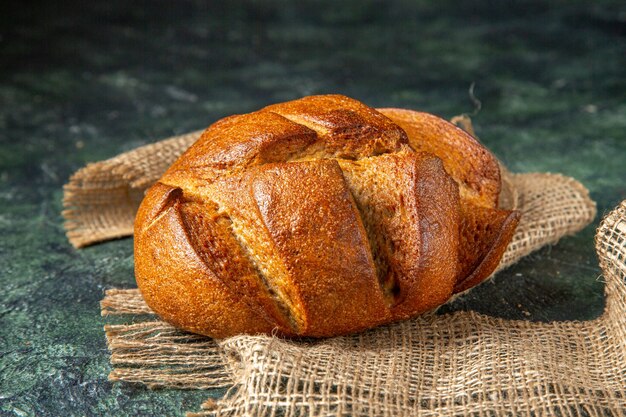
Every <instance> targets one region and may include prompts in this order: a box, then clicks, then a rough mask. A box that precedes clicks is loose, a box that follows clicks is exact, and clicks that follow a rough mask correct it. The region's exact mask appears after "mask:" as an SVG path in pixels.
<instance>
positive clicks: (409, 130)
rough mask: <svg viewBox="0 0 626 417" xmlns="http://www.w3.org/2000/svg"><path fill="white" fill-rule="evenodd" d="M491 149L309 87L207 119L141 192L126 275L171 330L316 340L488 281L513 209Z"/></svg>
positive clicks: (433, 121)
mask: <svg viewBox="0 0 626 417" xmlns="http://www.w3.org/2000/svg"><path fill="white" fill-rule="evenodd" d="M499 192H500V171H499V166H498V162H497V160H496V159H495V158H494V157H493V155H491V153H489V152H488V151H487V150H486V149H485V148H484V147H483V146H482V145H481V144H480V143H479V142H478V141H476V139H474V138H473V137H472V136H470V135H469V134H467V133H466V132H464V131H463V130H461V129H458V128H457V127H456V126H454V125H452V124H450V123H448V122H446V121H444V120H442V119H440V118H437V117H435V116H433V115H430V114H426V113H420V112H414V111H410V110H402V109H379V110H374V109H372V108H370V107H367V106H366V105H364V104H362V103H360V102H358V101H356V100H353V99H350V98H348V97H345V96H340V95H325V96H311V97H305V98H302V99H300V100H295V101H290V102H286V103H281V104H276V105H272V106H269V107H266V108H264V109H261V110H259V111H256V112H253V113H249V114H244V115H236V116H231V117H227V118H225V119H222V120H220V121H218V122H216V123H214V124H213V125H212V126H210V127H209V128H208V129H207V130H206V131H205V132H204V133H203V134H202V136H201V137H200V139H199V140H198V141H197V142H196V143H194V144H193V145H192V146H191V147H190V148H189V149H188V150H187V151H186V152H185V153H184V154H183V155H182V156H181V157H180V158H179V159H178V160H177V161H176V162H175V163H174V164H173V165H172V166H171V167H170V168H169V169H168V171H167V172H166V173H165V174H164V175H163V177H162V178H161V179H160V180H159V181H158V182H157V183H156V184H154V185H153V186H152V187H151V188H150V189H149V190H148V191H147V193H146V196H145V198H144V200H143V202H142V203H141V206H140V208H139V211H138V213H137V218H136V220H135V273H136V279H137V284H138V286H139V288H140V290H141V292H142V294H143V297H144V299H145V300H146V302H147V303H148V305H149V306H150V307H151V308H152V309H153V310H154V311H155V312H156V313H157V314H158V315H160V316H161V317H162V318H163V319H164V320H166V321H168V322H170V323H172V324H174V325H175V326H178V327H181V328H183V329H186V330H189V331H191V332H195V333H200V334H204V335H208V336H212V337H217V338H221V337H227V336H232V335H235V334H240V333H248V334H254V333H278V334H281V335H284V336H311V337H326V336H335V335H341V334H346V333H351V332H356V331H360V330H364V329H367V328H370V327H373V326H377V325H380V324H384V323H388V322H391V321H395V320H402V319H406V318H409V317H412V316H415V315H417V314H420V313H423V312H425V311H427V310H431V309H433V308H435V307H437V306H439V305H441V304H443V303H445V302H446V301H447V300H448V299H449V298H450V297H451V296H452V295H453V294H454V293H456V292H460V291H464V290H466V289H468V288H470V287H472V286H474V285H476V284H478V283H480V282H481V281H483V280H484V279H485V278H486V277H488V276H489V275H490V274H491V273H492V272H493V270H494V269H495V267H496V266H497V264H498V262H499V260H500V258H501V256H502V254H503V252H504V250H505V248H506V245H507V244H508V242H509V241H510V239H511V237H512V235H513V232H514V230H515V227H516V225H517V222H518V220H519V213H518V212H516V211H507V210H501V209H499V208H498V207H497V201H498V194H499Z"/></svg>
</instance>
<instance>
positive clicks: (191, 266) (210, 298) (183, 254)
mask: <svg viewBox="0 0 626 417" xmlns="http://www.w3.org/2000/svg"><path fill="white" fill-rule="evenodd" d="M163 195H166V196H167V199H166V201H167V202H169V204H167V205H163V204H162V201H163V198H162V196H163ZM181 197H182V194H181V193H180V192H179V191H177V190H176V189H172V188H171V187H168V186H166V185H163V184H160V183H157V184H155V185H154V186H153V187H151V188H150V189H149V190H148V193H147V194H146V197H145V199H144V202H145V204H144V207H154V206H160V207H161V208H162V211H160V212H158V213H157V212H152V213H149V214H150V215H151V216H150V217H151V221H150V220H149V219H148V216H146V217H144V219H145V220H148V222H147V223H137V224H136V229H135V271H136V279H137V285H138V286H139V288H141V292H142V295H143V297H144V299H145V300H146V303H148V305H149V306H151V307H152V309H153V310H154V311H156V312H157V313H158V314H159V315H160V316H161V317H162V318H163V319H164V320H166V321H168V322H170V323H172V324H174V325H175V326H178V327H182V328H184V329H186V330H189V331H192V332H196V333H202V334H210V335H212V336H213V337H224V336H228V335H231V334H237V333H243V332H252V333H257V332H263V333H267V332H271V331H272V329H273V327H274V326H273V325H271V324H270V323H268V322H267V321H265V320H263V319H259V315H258V314H257V313H256V312H254V311H253V310H252V309H250V308H249V307H248V306H247V305H246V304H245V303H243V302H242V301H241V299H240V298H239V297H237V296H236V294H233V293H232V292H231V291H230V290H229V289H228V287H227V286H225V285H224V284H223V283H222V282H221V281H220V280H219V279H218V277H217V276H216V275H215V274H214V273H213V272H212V271H211V269H209V268H208V267H207V265H206V264H205V263H204V262H203V261H202V259H201V258H200V257H199V256H198V255H197V253H196V251H195V250H194V248H193V246H192V244H191V243H190V240H189V236H188V234H187V231H186V229H185V226H184V223H183V220H182V218H181V214H180V206H181Z"/></svg>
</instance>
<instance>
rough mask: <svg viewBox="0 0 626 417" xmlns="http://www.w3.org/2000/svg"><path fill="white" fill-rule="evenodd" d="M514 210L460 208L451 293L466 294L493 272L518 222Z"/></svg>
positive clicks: (464, 205)
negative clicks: (456, 256) (454, 278)
mask: <svg viewBox="0 0 626 417" xmlns="http://www.w3.org/2000/svg"><path fill="white" fill-rule="evenodd" d="M520 216H521V215H520V212H519V211H516V210H499V209H490V208H486V207H479V206H475V205H473V204H472V203H470V202H468V201H464V202H463V203H462V204H461V228H460V242H459V267H460V269H459V274H458V275H457V283H456V285H455V287H454V292H455V293H459V292H463V291H465V290H468V289H470V288H472V287H474V286H476V285H478V284H480V283H481V282H482V281H484V280H485V279H486V278H487V277H489V276H490V275H491V273H492V272H493V271H494V270H495V269H496V267H497V266H498V263H499V262H500V259H502V255H503V254H504V251H505V250H506V247H507V245H508V243H509V242H510V241H511V239H512V237H513V233H515V228H516V227H517V224H518V223H519V220H520Z"/></svg>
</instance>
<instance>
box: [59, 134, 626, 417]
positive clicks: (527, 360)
mask: <svg viewBox="0 0 626 417" xmlns="http://www.w3.org/2000/svg"><path fill="white" fill-rule="evenodd" d="M196 137H197V133H195V134H191V135H186V136H182V137H178V138H173V139H170V140H167V141H163V142H159V143H157V144H154V145H149V146H145V147H142V148H140V149H137V150H135V151H132V152H129V153H126V154H123V155H120V156H118V157H116V158H113V159H111V160H109V161H104V162H101V163H98V164H93V165H90V166H88V167H86V168H85V169H83V170H81V171H79V172H78V173H77V174H76V175H75V176H74V177H73V178H72V179H71V181H70V184H68V185H67V187H66V194H65V205H66V211H65V215H66V217H67V219H68V223H67V226H68V237H69V238H70V240H71V242H72V243H73V244H74V245H76V246H84V245H87V244H90V243H93V242H96V241H99V240H103V239H107V238H114V237H118V236H124V235H128V234H131V233H132V221H133V217H134V213H135V210H136V208H137V205H138V203H139V201H140V199H141V196H142V193H143V190H144V189H145V188H146V187H147V186H148V185H149V184H151V183H152V182H153V181H155V180H156V179H157V178H158V177H159V176H160V175H161V173H162V172H163V170H164V169H165V168H166V167H167V166H168V165H169V164H170V163H171V162H172V161H173V160H174V159H175V158H176V157H177V155H179V154H180V153H181V152H182V151H183V150H184V149H186V148H187V147H188V146H189V145H190V144H191V143H192V142H193V141H194V139H195V138H196ZM505 183H506V184H505V185H506V187H505V188H506V192H505V193H504V200H503V204H505V205H507V206H515V207H517V208H518V209H520V210H521V211H522V212H523V217H522V221H521V223H520V225H519V227H518V230H517V233H516V235H515V237H514V239H513V241H512V242H511V244H510V246H509V248H508V250H507V252H506V254H505V256H504V258H503V260H502V263H501V265H500V267H499V268H500V269H501V268H504V267H506V266H508V265H510V264H512V263H514V262H516V261H517V260H519V259H520V258H521V257H523V256H525V255H527V254H528V253H530V252H532V251H533V250H536V249H538V248H539V247H541V246H543V245H545V244H548V243H553V242H556V241H557V240H558V239H559V238H561V237H562V236H564V235H567V234H571V233H575V232H577V231H579V230H580V229H582V228H583V227H584V226H585V225H587V224H588V223H589V222H590V221H591V220H592V219H593V217H594V216H595V205H594V203H593V202H592V201H591V200H590V199H589V196H588V193H587V190H586V189H585V188H584V187H583V186H582V185H580V184H579V183H578V182H576V181H575V180H573V179H571V178H567V177H564V176H561V175H553V174H517V175H514V174H509V173H505ZM596 246H597V251H598V255H599V258H600V263H601V267H602V269H603V271H604V276H605V280H606V297H607V299H606V310H605V312H604V314H603V315H602V316H601V317H600V318H598V319H596V320H593V321H586V322H558V323H533V322H527V321H511V320H504V319H499V318H493V317H488V316H484V315H481V314H478V313H475V312H456V313H452V314H446V315H437V314H435V313H430V314H426V315H423V316H420V317H418V318H416V319H414V320H411V321H406V322H403V323H398V324H394V325H390V326H385V327H381V328H377V329H374V330H371V331H368V332H365V333H362V334H359V335H354V336H346V337H338V338H333V339H327V340H321V341H287V340H281V339H278V338H275V337H267V336H239V337H233V338H229V339H225V340H220V341H216V340H212V339H208V338H204V337H200V336H195V335H191V334H187V333H184V332H181V331H178V330H176V329H174V328H172V327H171V326H169V325H168V324H166V323H164V322H161V321H159V320H158V319H157V318H156V317H155V316H153V315H151V311H150V309H149V308H148V307H147V306H146V305H145V303H144V302H143V300H142V298H141V295H140V294H139V292H138V291H137V290H109V291H108V292H107V294H106V296H105V299H104V300H103V301H102V314H103V315H127V317H128V323H130V322H131V318H132V321H133V324H122V325H109V326H106V327H105V330H106V335H107V340H108V344H109V348H110V350H111V363H112V364H113V367H114V370H113V371H112V372H111V374H110V376H109V378H110V379H111V380H113V381H117V380H122V381H129V382H140V383H143V384H146V385H149V386H167V387H178V388H197V389H202V388H209V387H213V388H215V387H230V390H229V391H228V394H227V395H226V397H225V398H224V399H222V400H220V401H218V402H213V401H207V403H206V404H205V405H204V407H205V409H204V411H201V412H199V413H192V415H220V416H222V415H248V416H260V415H271V416H273V415H284V416H296V415H298V416H299V415H316V416H317V415H332V416H353V415H354V416H413V415H428V416H430V415H432V416H435V415H455V416H469V415H472V416H474V415H476V416H478V415H480V416H482V415H591V416H596V415H626V316H625V314H624V313H625V306H626V283H625V279H626V266H625V262H626V202H624V203H622V205H621V206H620V207H619V208H617V209H616V210H615V211H614V212H612V213H611V214H610V215H609V216H608V217H607V218H606V219H605V220H604V221H603V222H602V225H601V226H600V228H599V229H598V232H597V236H596ZM548 278H549V277H546V279H548ZM511 279H514V278H511Z"/></svg>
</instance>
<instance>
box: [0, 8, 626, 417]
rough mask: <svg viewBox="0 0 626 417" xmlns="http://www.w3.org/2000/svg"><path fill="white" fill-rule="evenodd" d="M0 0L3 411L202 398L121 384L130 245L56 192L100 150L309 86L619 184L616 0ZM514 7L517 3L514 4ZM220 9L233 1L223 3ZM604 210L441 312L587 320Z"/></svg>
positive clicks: (598, 186)
mask: <svg viewBox="0 0 626 417" xmlns="http://www.w3.org/2000/svg"><path fill="white" fill-rule="evenodd" d="M6 3H7V2H3V3H2V6H0V415H2V416H5V415H6V416H31V415H38V416H60V415H64V416H70V415H77V416H78V415H81V416H82V415H116V416H123V415H181V414H182V410H189V409H197V407H198V405H199V404H200V402H201V401H202V400H203V399H204V398H205V397H206V396H207V395H209V394H211V395H213V396H219V395H222V392H220V391H215V392H210V393H209V392H206V391H203V392H193V391H187V392H181V391H175V390H163V391H158V392H154V391H150V390H148V389H146V388H144V387H142V386H131V385H128V384H111V383H109V382H107V379H106V377H107V374H108V372H109V371H110V366H109V364H108V355H107V350H106V345H105V340H104V334H103V332H102V326H103V324H104V320H103V319H102V318H101V317H100V314H99V306H98V302H99V300H100V299H101V297H102V295H103V291H104V289H106V288H111V287H131V286H134V282H133V272H132V271H133V257H132V240H131V239H123V240H118V241H113V242H109V243H105V244H101V245H98V246H95V247H91V248H88V249H84V250H80V251H76V250H74V249H72V247H71V246H70V245H69V244H68V242H67V241H66V239H65V236H64V232H63V227H62V218H61V217H60V214H59V213H60V210H61V197H62V192H61V187H62V185H63V184H64V183H65V182H66V180H67V178H68V177H69V175H70V174H71V173H72V172H73V171H75V170H76V169H78V168H80V167H81V166H83V165H84V164H85V163H87V162H91V161H96V160H99V159H103V158H108V157H111V156H114V155H115V154H117V153H119V152H122V151H126V150H129V149H132V148H134V147H136V146H138V145H142V144H145V143H149V142H152V141H155V140H157V139H159V138H163V137H166V136H169V135H172V134H176V133H183V132H187V131H190V130H195V129H199V128H202V127H205V126H207V125H208V124H210V123H211V122H213V121H215V120H216V119H218V118H220V117H222V116H225V115H228V114H231V113H241V112H247V111H250V110H253V109H256V108H258V107H261V106H263V105H266V104H269V103H272V102H276V101H283V100H287V99H292V98H296V97H300V96H303V95H308V94H314V93H330V92H339V93H344V94H347V95H351V96H353V97H355V98H358V99H361V100H363V101H364V102H366V103H367V104H370V105H373V106H397V107H408V108H415V109H423V110H426V111H430V112H434V113H437V114H440V115H442V116H445V117H451V116H453V115H455V114H459V113H463V112H471V111H473V109H474V106H473V104H472V102H471V101H470V99H469V97H468V89H469V86H470V84H471V83H472V82H475V83H476V89H475V94H476V96H477V97H478V98H479V99H480V100H481V101H482V110H481V112H480V113H479V114H478V115H477V116H476V117H475V118H474V122H475V126H476V129H477V133H478V135H479V136H480V137H481V139H482V140H483V142H484V143H486V144H487V145H488V146H489V147H490V148H491V149H492V150H494V152H495V153H496V154H497V155H498V156H499V157H500V158H501V159H502V160H503V161H504V162H505V163H506V164H508V165H509V167H510V168H511V169H512V170H514V171H518V172H529V171H552V172H561V173H564V174H566V175H570V176H573V177H575V178H577V179H578V180H580V181H582V182H583V183H584V184H585V185H586V186H587V187H588V188H589V189H590V190H591V195H592V197H593V198H594V199H595V200H596V201H597V202H598V208H599V214H600V215H602V214H603V213H606V212H607V211H608V210H610V209H611V208H612V207H614V206H615V205H616V204H617V203H618V202H619V201H621V200H622V199H624V198H626V185H625V184H624V180H625V179H626V175H625V174H626V169H625V166H626V38H625V35H626V29H625V28H626V7H625V6H624V3H623V2H620V1H614V2H595V5H589V4H587V3H590V2H587V1H585V2H582V1H581V2H564V1H543V2H541V1H539V2H495V1H493V2H492V1H490V2H483V3H481V4H480V5H476V4H474V1H472V0H467V1H462V2H457V1H444V2H429V1H418V2H408V1H407V2H394V3H384V2H382V1H350V2H332V1H325V2H322V3H316V4H304V5H302V4H300V5H298V6H296V5H295V3H296V2H293V3H294V4H291V3H287V2H285V3H282V2H281V3H279V2H260V1H251V2H224V4H228V8H225V7H226V6H219V5H218V3H221V2H213V3H215V5H213V6H211V7H210V8H207V7H206V6H202V5H201V3H200V2H198V3H197V4H196V3H192V2H182V1H178V2H157V1H152V2H148V3H136V2H129V1H107V2H85V3H84V4H87V3H91V4H90V6H89V8H86V6H85V5H84V4H83V3H81V4H83V6H71V5H70V4H69V3H70V2H67V3H68V4H66V5H64V6H59V5H52V4H49V3H42V4H41V5H25V4H22V5H21V6H20V7H19V8H15V9H12V10H11V9H10V6H8V5H7V4H6ZM505 3H510V4H509V5H508V6H506V7H505V6H504V4H505ZM220 7H224V8H220ZM597 221H598V220H596V222H595V223H594V225H593V226H590V227H589V228H587V229H586V230H585V231H583V232H582V233H580V234H579V235H577V236H576V237H572V238H566V239H563V240H562V241H561V242H560V243H559V244H558V245H556V246H554V247H552V248H546V249H544V250H541V251H539V252H537V253H536V254H534V255H532V256H530V257H528V258H527V259H525V260H523V261H521V262H520V263H519V264H518V265H516V266H514V267H512V268H510V269H509V270H507V271H505V272H503V273H501V274H500V275H499V276H498V277H496V279H495V280H494V281H493V283H487V284H485V285H483V286H481V287H480V288H478V289H477V290H475V291H473V292H470V293H469V295H467V296H465V297H464V298H462V299H460V300H457V301H456V302H455V303H454V305H452V306H450V307H446V309H447V310H448V311H449V310H453V309H475V310H477V311H480V312H484V313H486V314H491V315H496V316H502V317H509V318H516V319H527V320H544V321H545V320H566V319H578V320H586V319H591V318H593V317H596V316H597V315H598V314H599V313H600V312H601V310H602V307H603V295H602V288H603V286H602V282H601V280H599V279H598V277H599V269H598V267H597V263H596V257H595V254H594V249H593V242H592V237H593V230H594V226H595V225H597Z"/></svg>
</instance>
